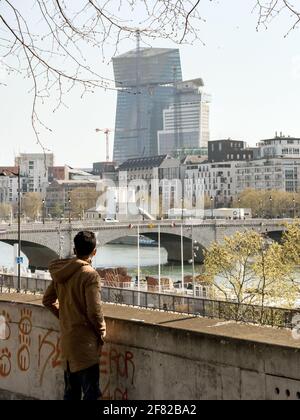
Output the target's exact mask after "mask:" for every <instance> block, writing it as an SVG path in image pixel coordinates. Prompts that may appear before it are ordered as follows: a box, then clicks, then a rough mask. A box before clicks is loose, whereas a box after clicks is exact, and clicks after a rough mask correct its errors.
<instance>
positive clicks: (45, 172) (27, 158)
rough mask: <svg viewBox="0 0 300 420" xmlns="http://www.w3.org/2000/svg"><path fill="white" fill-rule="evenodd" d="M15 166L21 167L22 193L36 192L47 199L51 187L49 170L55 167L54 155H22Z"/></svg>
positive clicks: (17, 158)
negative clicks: (48, 188) (47, 192)
mask: <svg viewBox="0 0 300 420" xmlns="http://www.w3.org/2000/svg"><path fill="white" fill-rule="evenodd" d="M15 165H16V166H18V167H20V174H21V177H22V191H23V192H24V193H29V192H34V193H38V194H40V195H41V196H42V197H45V194H46V190H47V187H48V185H49V180H48V179H49V168H50V167H53V166H54V156H53V154H52V153H46V154H44V153H21V154H20V156H18V157H16V162H15Z"/></svg>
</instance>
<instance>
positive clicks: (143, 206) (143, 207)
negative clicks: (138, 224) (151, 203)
mask: <svg viewBox="0 0 300 420" xmlns="http://www.w3.org/2000/svg"><path fill="white" fill-rule="evenodd" d="M142 209H143V222H144V221H145V197H143V198H142Z"/></svg>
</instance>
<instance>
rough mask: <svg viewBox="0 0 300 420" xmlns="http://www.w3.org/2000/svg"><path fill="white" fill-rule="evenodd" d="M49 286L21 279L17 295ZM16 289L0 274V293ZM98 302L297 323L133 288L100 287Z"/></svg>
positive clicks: (279, 311) (271, 310) (290, 315)
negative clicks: (100, 295) (100, 300)
mask: <svg viewBox="0 0 300 420" xmlns="http://www.w3.org/2000/svg"><path fill="white" fill-rule="evenodd" d="M50 283H51V280H48V279H35V278H27V277H22V278H21V288H20V289H21V290H20V293H25V294H34V295H36V294H40V295H43V294H44V293H45V291H46V289H47V287H48V286H49V284H50ZM17 290H18V279H17V277H16V276H14V275H8V274H0V293H15V292H16V291H17ZM102 301H103V302H105V303H114V304H119V305H126V306H134V307H140V308H146V309H152V310H160V311H165V312H174V313H180V314H187V315H193V316H200V317H205V318H212V319H220V320H223V321H232V320H233V321H237V322H242V323H247V324H257V325H268V326H272V327H278V328H289V329H292V328H294V327H295V324H297V322H296V321H297V320H295V317H296V316H297V319H298V316H300V309H299V310H290V309H284V308H276V307H265V308H263V309H262V308H261V307H260V306H254V305H246V304H238V303H236V302H226V301H217V300H209V299H203V298H197V297H190V296H181V295H168V294H159V293H151V292H144V291H138V290H136V289H121V288H113V287H106V286H104V287H102Z"/></svg>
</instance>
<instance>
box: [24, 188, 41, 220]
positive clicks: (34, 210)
mask: <svg viewBox="0 0 300 420" xmlns="http://www.w3.org/2000/svg"><path fill="white" fill-rule="evenodd" d="M42 206H43V201H42V196H41V195H40V194H39V193H35V192H30V193H26V194H24V196H23V199H22V208H23V212H24V214H25V216H26V217H29V218H30V219H31V220H36V219H37V218H38V217H39V216H40V214H41V210H42Z"/></svg>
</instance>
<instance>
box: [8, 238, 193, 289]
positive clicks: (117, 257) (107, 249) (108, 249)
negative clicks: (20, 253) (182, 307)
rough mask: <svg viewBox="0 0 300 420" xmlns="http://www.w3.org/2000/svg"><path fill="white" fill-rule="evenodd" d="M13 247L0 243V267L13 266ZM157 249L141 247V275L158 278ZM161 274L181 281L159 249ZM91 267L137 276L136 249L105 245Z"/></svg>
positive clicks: (189, 267) (188, 268)
mask: <svg viewBox="0 0 300 420" xmlns="http://www.w3.org/2000/svg"><path fill="white" fill-rule="evenodd" d="M13 259H14V253H13V247H12V246H11V245H7V244H4V243H1V242H0V267H5V268H10V267H12V266H13ZM158 261H159V255H158V248H156V247H141V248H140V264H141V272H142V274H143V275H149V276H158ZM161 264H162V266H161V273H162V276H163V277H168V278H171V279H172V280H173V281H178V280H181V265H180V264H168V254H167V251H166V250H165V249H164V248H162V249H161ZM93 265H94V266H95V267H101V268H117V267H124V268H127V269H128V273H129V274H130V275H136V274H137V266H138V254H137V247H134V246H129V245H106V246H104V247H103V248H99V249H98V252H97V256H96V258H95V260H94V263H93ZM24 267H28V260H27V258H26V257H25V256H24ZM184 272H185V275H191V274H192V265H191V264H189V265H185V267H184ZM200 272H201V266H196V273H197V274H198V273H200Z"/></svg>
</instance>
